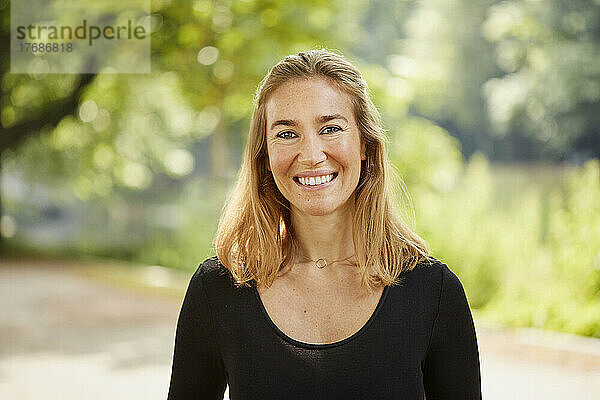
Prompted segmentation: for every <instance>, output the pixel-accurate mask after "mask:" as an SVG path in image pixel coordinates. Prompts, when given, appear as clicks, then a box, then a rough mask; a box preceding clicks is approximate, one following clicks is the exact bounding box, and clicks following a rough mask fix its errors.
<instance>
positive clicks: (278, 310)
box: [259, 282, 383, 343]
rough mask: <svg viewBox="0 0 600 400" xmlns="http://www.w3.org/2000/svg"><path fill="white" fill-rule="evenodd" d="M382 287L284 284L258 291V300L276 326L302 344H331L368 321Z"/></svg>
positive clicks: (351, 333)
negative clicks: (371, 289)
mask: <svg viewBox="0 0 600 400" xmlns="http://www.w3.org/2000/svg"><path fill="white" fill-rule="evenodd" d="M382 293H383V288H382V287H381V288H377V289H375V290H373V291H370V292H369V291H368V290H366V288H363V287H361V286H360V285H356V286H346V287H335V286H333V287H332V286H329V287H327V286H323V287H318V286H316V287H315V286H303V285H289V284H286V283H284V282H280V283H278V284H274V285H273V286H271V287H270V288H268V289H263V290H260V289H259V294H260V300H261V302H262V304H263V306H264V308H265V310H266V312H267V314H268V316H269V318H270V319H271V321H272V322H273V323H274V324H275V326H276V327H277V328H278V329H279V330H280V331H281V332H283V333H284V334H285V335H286V336H288V337H290V338H292V339H295V340H297V341H300V342H304V343H334V342H338V341H341V340H343V339H346V338H348V337H350V336H352V335H354V334H355V333H356V332H358V331H360V329H361V328H362V327H363V326H364V325H365V324H366V323H367V322H368V321H369V319H370V318H371V316H372V315H373V313H374V312H375V310H376V308H377V305H378V304H379V301H380V299H381V296H382Z"/></svg>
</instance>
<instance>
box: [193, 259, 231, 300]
mask: <svg viewBox="0 0 600 400" xmlns="http://www.w3.org/2000/svg"><path fill="white" fill-rule="evenodd" d="M190 284H191V285H194V286H202V287H203V288H204V290H206V292H207V294H210V293H214V292H220V293H223V292H224V291H226V290H229V289H232V288H234V287H235V285H234V279H233V276H232V275H231V272H229V270H228V269H227V268H225V266H224V265H223V264H222V263H221V261H219V259H218V258H217V256H214V257H210V258H207V259H206V260H204V261H203V262H202V263H201V264H200V265H199V266H198V268H197V269H196V272H195V273H194V275H193V276H192V279H191V283H190Z"/></svg>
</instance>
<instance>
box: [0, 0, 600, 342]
mask: <svg viewBox="0 0 600 400" xmlns="http://www.w3.org/2000/svg"><path fill="white" fill-rule="evenodd" d="M90 3H91V2H90ZM0 10H1V13H2V14H1V18H2V20H1V22H2V25H1V27H0V29H1V30H0V35H1V36H2V38H1V43H2V53H1V56H0V87H1V96H2V98H1V101H0V118H1V125H2V133H1V134H0V173H1V186H0V204H1V219H0V233H1V252H2V257H3V258H5V259H9V258H10V259H12V260H15V259H16V260H20V259H30V258H32V257H33V258H34V259H36V260H40V259H41V260H51V259H54V260H56V259H60V260H81V259H89V258H90V257H96V259H98V258H102V259H116V260H123V261H127V262H131V263H135V264H131V265H151V266H154V267H155V270H154V271H165V270H167V271H177V270H182V271H184V272H182V274H183V273H185V274H187V275H186V276H187V277H189V276H190V275H191V273H192V272H193V271H194V270H195V269H196V268H197V266H198V264H199V263H200V262H201V261H203V260H204V259H205V258H207V257H208V256H211V255H213V254H214V251H213V249H212V238H213V234H214V232H215V230H216V225H217V222H218V217H219V215H220V211H221V207H222V205H223V201H224V199H225V196H226V194H227V193H228V190H229V189H230V188H231V186H232V183H233V181H234V179H235V176H236V172H237V170H238V167H239V165H240V160H241V154H242V150H243V147H244V145H245V143H246V136H247V132H248V127H249V119H250V114H251V110H252V98H253V96H254V93H255V90H256V88H257V86H258V84H259V82H260V80H261V79H262V77H263V76H264V75H265V74H266V73H267V71H268V69H269V68H270V67H271V66H272V65H273V64H274V63H275V62H276V61H278V60H279V59H281V58H282V57H284V56H285V55H287V54H291V53H297V52H298V51H301V50H306V49H312V48H320V47H325V48H328V49H331V50H334V51H338V52H341V53H342V54H344V55H345V56H346V57H347V58H349V59H350V60H351V61H352V62H353V63H355V65H357V66H358V67H359V69H360V70H361V71H362V72H363V74H364V76H365V78H366V80H367V82H368V83H369V86H370V89H371V91H372V96H373V98H374V102H375V104H376V105H377V106H378V108H379V110H380V111H381V113H382V116H383V121H384V125H385V128H386V130H387V132H388V135H389V138H390V147H389V156H390V158H391V159H392V161H393V163H394V165H395V166H396V167H397V168H398V171H399V172H400V174H401V176H402V177H403V179H404V181H405V183H406V185H407V187H408V191H409V193H410V194H411V197H412V202H413V204H414V208H415V216H416V226H415V228H416V230H417V232H418V233H419V234H420V235H421V236H423V237H424V238H425V239H426V240H427V241H428V243H429V244H430V246H431V249H432V251H433V255H434V256H435V257H437V258H439V259H441V260H443V261H444V262H446V263H447V264H448V265H449V266H450V268H451V269H452V270H453V271H454V272H455V273H456V274H457V275H458V276H459V278H460V279H461V281H462V283H463V285H464V287H465V290H466V292H467V296H468V298H469V303H470V305H471V307H472V308H473V310H474V314H475V316H476V319H477V320H478V321H485V322H486V323H489V324H495V326H505V327H535V328H539V329H544V330H549V331H559V332H564V333H571V334H577V335H581V336H588V337H596V338H600V162H599V160H598V159H599V158H600V1H598V0H510V1H495V0H481V1H475V2H474V1H468V0H421V1H411V0H407V1H398V0H394V1H392V0H381V1H357V0H344V1H342V0H328V1H325V0H308V1H304V2H301V4H300V3H296V2H288V1H283V0H260V1H258V0H233V1H232V0H229V1H227V0H223V1H221V0H215V1H205V0H195V1H194V0H190V1H178V0H153V1H152V16H151V27H152V32H153V33H152V39H151V40H152V73H151V74H140V75H135V74H129V75H128V74H97V75H52V74H29V75H27V74H11V73H9V69H10V63H9V57H8V42H9V34H10V31H9V30H10V18H9V17H10V12H9V11H10V3H9V2H8V1H7V0H0ZM123 265H126V264H123ZM132 268H133V267H132ZM160 274H163V272H160V273H158V275H157V276H159V277H160V276H162V275H160ZM184 281H185V280H184ZM184 286H185V283H184ZM173 328H174V327H173Z"/></svg>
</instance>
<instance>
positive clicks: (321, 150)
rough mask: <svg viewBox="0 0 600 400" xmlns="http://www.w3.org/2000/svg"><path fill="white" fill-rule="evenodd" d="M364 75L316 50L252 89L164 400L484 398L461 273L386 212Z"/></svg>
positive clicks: (386, 183) (381, 159) (376, 128)
mask: <svg viewBox="0 0 600 400" xmlns="http://www.w3.org/2000/svg"><path fill="white" fill-rule="evenodd" d="M391 171H392V169H391V167H390V165H389V162H388V160H387V158H386V151H385V135H384V132H383V130H382V128H381V124H380V123H379V114H378V112H377V110H376V108H375V106H374V105H373V103H372V101H371V100H370V98H369V95H368V88H367V85H366V83H365V81H364V80H363V79H362V77H361V74H360V72H359V71H358V70H357V69H356V68H355V67H354V66H353V65H351V64H350V63H349V62H348V61H346V60H345V59H344V58H343V57H341V56H339V55H337V54H334V53H331V52H328V51H325V50H313V51H308V52H303V53H299V54H298V55H292V56H288V57H286V58H284V59H283V60H282V61H280V62H279V63H278V64H277V65H275V66H274V67H273V68H272V69H271V71H270V72H269V73H268V74H267V76H266V77H265V79H264V80H263V82H262V84H261V86H260V88H259V89H258V91H257V96H256V99H255V109H254V113H253V116H252V123H251V128H250V135H249V139H248V144H247V147H246V152H245V155H244V160H243V164H242V167H241V170H240V174H239V178H238V182H237V185H236V187H235V189H234V190H233V192H232V197H231V198H230V199H229V201H228V202H227V205H226V207H225V210H224V213H223V215H222V217H221V220H220V223H219V228H218V231H217V235H216V241H215V247H216V251H217V257H213V258H210V259H208V260H206V261H205V262H204V263H202V264H201V265H200V267H199V268H198V270H197V271H196V273H195V274H194V276H193V278H192V279H191V282H190V285H189V287H188V291H187V294H186V296H185V299H184V302H183V305H182V308H181V314H180V317H179V321H178V325H177V333H176V338H175V351H174V358H173V371H172V376H171V386H170V389H169V399H172V400H176V399H177V400H178V399H220V398H222V396H223V393H224V390H225V387H226V385H227V384H229V394H230V397H231V398H232V399H338V398H339V399H392V398H394V399H395V398H398V399H423V397H424V395H426V397H427V399H428V400H432V399H479V398H480V397H481V391H480V373H479V355H478V349H477V340H476V335H475V329H474V325H473V320H472V317H471V313H470V310H469V306H468V303H467V300H466V297H465V294H464V291H463V288H462V285H461V283H460V281H459V280H458V278H457V277H456V275H454V274H453V273H452V272H451V271H450V270H449V269H448V267H446V266H445V265H444V264H442V263H440V262H438V261H437V260H435V259H433V258H432V257H430V256H429V255H428V250H427V246H426V244H425V243H424V241H423V240H422V239H421V238H420V237H419V236H417V235H416V234H415V233H413V232H412V231H411V230H410V229H409V228H408V227H407V226H406V225H405V224H404V223H403V222H402V221H401V220H400V219H399V218H398V217H397V214H396V213H395V211H394V209H393V207H392V204H393V203H392V202H391V200H390V195H391V190H390V188H391V185H390V174H391Z"/></svg>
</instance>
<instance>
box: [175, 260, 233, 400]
mask: <svg viewBox="0 0 600 400" xmlns="http://www.w3.org/2000/svg"><path fill="white" fill-rule="evenodd" d="M225 386H226V373H225V368H224V365H223V361H222V358H221V353H220V350H219V346H218V342H217V337H216V334H215V327H214V325H213V320H212V315H211V311H210V305H209V301H208V296H207V294H206V289H205V286H204V282H203V279H202V265H201V266H200V267H199V268H198V270H197V271H196V273H195V274H194V276H193V277H192V279H191V280H190V283H189V286H188V289H187V292H186V295H185V298H184V300H183V304H182V306H181V312H180V314H179V319H178V322H177V331H176V334H175V348H174V352H173V368H172V372H171V383H170V386H169V395H168V399H169V400H186V399H197V400H200V399H202V400H204V399H206V400H209V399H210V400H214V399H222V398H223V393H224V392H225Z"/></svg>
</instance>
